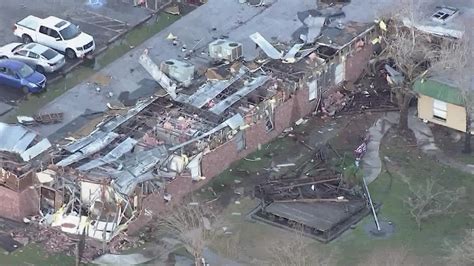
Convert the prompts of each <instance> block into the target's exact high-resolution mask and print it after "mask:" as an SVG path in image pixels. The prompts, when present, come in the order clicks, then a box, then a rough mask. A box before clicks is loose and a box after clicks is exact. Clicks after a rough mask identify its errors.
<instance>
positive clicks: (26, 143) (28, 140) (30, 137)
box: [12, 132, 36, 153]
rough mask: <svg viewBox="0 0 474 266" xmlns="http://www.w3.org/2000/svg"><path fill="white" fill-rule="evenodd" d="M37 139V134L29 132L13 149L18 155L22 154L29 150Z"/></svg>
mask: <svg viewBox="0 0 474 266" xmlns="http://www.w3.org/2000/svg"><path fill="white" fill-rule="evenodd" d="M35 138H36V133H34V132H28V133H26V134H25V135H24V136H23V137H22V138H21V139H20V140H19V141H18V142H17V143H16V144H15V146H14V147H13V149H12V150H13V151H14V152H17V153H22V152H24V151H25V150H26V148H28V146H29V145H30V144H31V142H33V140H34V139H35Z"/></svg>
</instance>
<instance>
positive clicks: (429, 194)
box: [405, 179, 466, 230]
mask: <svg viewBox="0 0 474 266" xmlns="http://www.w3.org/2000/svg"><path fill="white" fill-rule="evenodd" d="M407 184H408V189H409V191H410V193H411V195H410V196H409V197H408V198H407V199H406V200H405V203H406V204H407V205H408V207H409V208H410V214H411V216H412V217H413V218H414V219H415V221H416V224H417V225H418V229H419V230H421V225H422V223H423V222H424V221H426V220H427V219H429V218H432V217H434V216H438V215H445V214H450V213H453V210H452V209H453V207H455V204H456V203H457V202H459V201H460V200H461V199H462V198H463V197H464V196H465V192H466V190H465V188H464V187H460V188H457V189H456V190H448V189H446V188H444V187H442V186H439V185H437V184H436V182H435V181H433V180H432V179H427V180H426V184H425V185H420V186H416V187H415V186H412V185H411V184H410V182H407Z"/></svg>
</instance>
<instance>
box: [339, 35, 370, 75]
mask: <svg viewBox="0 0 474 266" xmlns="http://www.w3.org/2000/svg"><path fill="white" fill-rule="evenodd" d="M353 49H354V48H353ZM372 53H373V49H372V44H371V43H370V42H366V45H365V46H364V48H362V49H361V50H359V51H357V52H356V51H355V50H353V52H352V55H350V56H348V57H347V59H346V73H345V80H346V81H348V82H355V81H357V79H358V78H359V77H360V76H361V75H362V73H363V72H364V69H367V68H368V65H369V64H368V63H369V59H370V57H371V56H372Z"/></svg>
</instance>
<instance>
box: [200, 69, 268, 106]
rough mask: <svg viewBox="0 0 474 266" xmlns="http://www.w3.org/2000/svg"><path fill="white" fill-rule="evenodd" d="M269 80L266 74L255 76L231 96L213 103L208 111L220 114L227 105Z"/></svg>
mask: <svg viewBox="0 0 474 266" xmlns="http://www.w3.org/2000/svg"><path fill="white" fill-rule="evenodd" d="M268 80H270V77H268V76H260V77H257V78H255V79H254V80H253V81H252V82H250V83H249V84H248V85H247V86H245V87H243V88H242V89H240V90H238V91H237V92H235V93H234V94H232V95H231V96H229V97H227V98H225V99H223V100H222V101H220V102H219V103H217V104H216V105H214V106H213V107H212V108H211V109H209V111H211V112H213V113H214V114H217V115H220V114H222V113H223V112H224V111H225V110H227V109H228V108H229V107H231V106H232V105H233V104H235V103H236V102H238V101H239V100H240V99H242V98H243V97H245V96H246V95H247V94H249V93H251V92H252V91H254V90H256V89H257V88H259V87H260V86H262V85H263V84H265V82H267V81H268Z"/></svg>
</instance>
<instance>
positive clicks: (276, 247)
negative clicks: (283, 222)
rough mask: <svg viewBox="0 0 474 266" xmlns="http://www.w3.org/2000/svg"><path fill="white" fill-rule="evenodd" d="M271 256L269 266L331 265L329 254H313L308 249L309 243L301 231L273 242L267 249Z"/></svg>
mask: <svg viewBox="0 0 474 266" xmlns="http://www.w3.org/2000/svg"><path fill="white" fill-rule="evenodd" d="M268 252H269V255H270V256H271V259H270V265H275V266H313V265H314V266H326V265H333V264H334V261H332V260H333V258H332V254H331V253H329V254H328V253H323V252H317V251H316V252H315V251H314V250H311V249H310V246H309V241H308V239H307V238H306V237H305V236H304V233H303V231H302V230H296V231H295V232H294V234H293V235H292V236H291V237H289V238H287V239H285V240H280V241H275V242H272V243H271V244H270V246H269V247H268Z"/></svg>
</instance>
